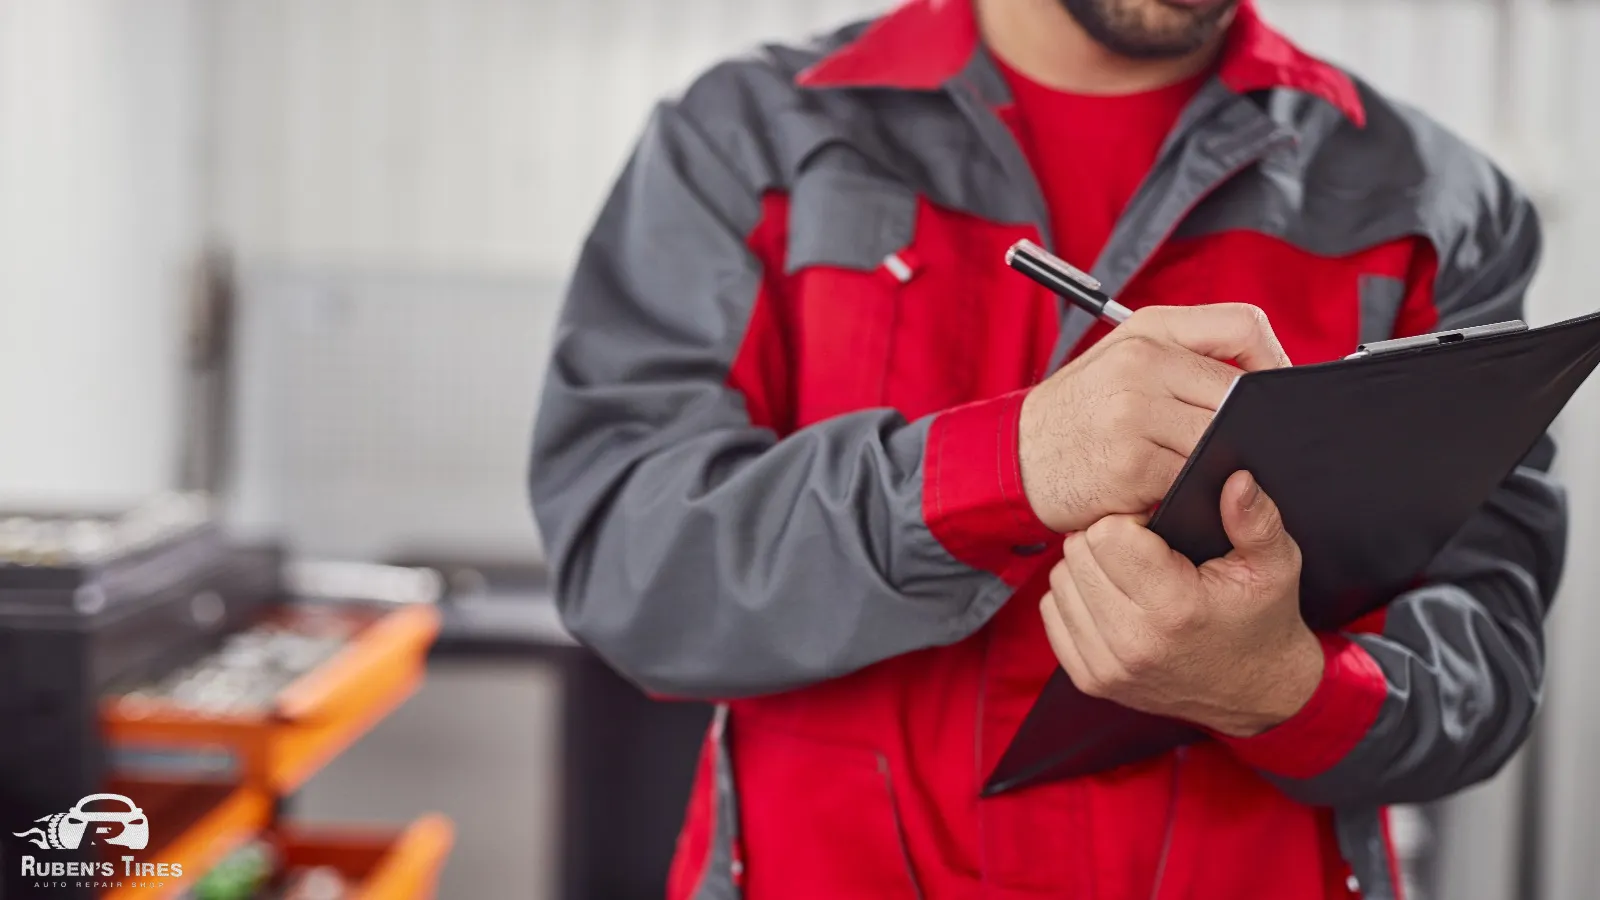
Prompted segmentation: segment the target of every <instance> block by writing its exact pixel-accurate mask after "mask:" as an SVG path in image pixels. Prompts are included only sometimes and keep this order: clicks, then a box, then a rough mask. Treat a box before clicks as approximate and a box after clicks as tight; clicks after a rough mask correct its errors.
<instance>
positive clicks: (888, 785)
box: [878, 753, 924, 900]
mask: <svg viewBox="0 0 1600 900" xmlns="http://www.w3.org/2000/svg"><path fill="white" fill-rule="evenodd" d="M878 772H879V773H880V774H881V775H883V789H884V790H885V791H886V792H888V794H889V812H890V814H891V815H893V816H894V836H895V838H896V839H897V840H898V841H899V842H900V858H901V859H902V860H903V861H904V862H905V866H906V881H907V882H909V883H910V885H911V895H912V896H913V897H916V898H917V900H924V897H923V895H922V884H921V882H919V881H918V880H917V870H916V869H915V868H914V867H913V866H912V865H911V844H910V842H908V841H907V840H906V829H905V825H904V824H903V823H902V822H901V821H900V810H899V808H898V807H896V806H895V802H894V778H893V777H892V776H890V774H889V760H888V759H887V758H886V757H885V756H884V755H883V754H882V753H880V754H878Z"/></svg>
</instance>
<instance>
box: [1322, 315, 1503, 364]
mask: <svg viewBox="0 0 1600 900" xmlns="http://www.w3.org/2000/svg"><path fill="white" fill-rule="evenodd" d="M1527 330H1528V323H1527V322H1524V321H1522V320H1521V319H1512V320H1510V321H1508V322H1492V323H1490V324H1488V325H1472V326H1469V327H1467V328H1457V329H1454V330H1452V331H1435V332H1432V333H1430V334H1418V335H1413V336H1411V337H1403V338H1395V339H1394V340H1389V341H1373V342H1372V343H1370V344H1362V345H1361V346H1359V347H1357V348H1356V352H1354V353H1352V354H1350V355H1349V356H1346V357H1345V359H1364V358H1366V357H1368V356H1382V355H1383V354H1385V353H1394V352H1395V351H1397V350H1415V349H1417V348H1419V347H1437V346H1440V345H1442V344H1456V343H1460V342H1461V341H1470V340H1472V339H1473V338H1484V337H1494V336H1495V335H1499V334H1516V333H1517V332H1519V331H1527Z"/></svg>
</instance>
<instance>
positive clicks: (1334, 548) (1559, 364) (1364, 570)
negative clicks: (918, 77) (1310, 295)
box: [983, 313, 1600, 795]
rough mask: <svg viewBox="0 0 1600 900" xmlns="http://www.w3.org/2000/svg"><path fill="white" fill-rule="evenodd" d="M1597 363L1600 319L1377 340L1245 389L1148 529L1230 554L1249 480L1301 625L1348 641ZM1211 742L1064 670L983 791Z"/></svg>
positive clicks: (1193, 550) (1200, 558) (1252, 376)
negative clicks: (1289, 561) (1284, 557)
mask: <svg viewBox="0 0 1600 900" xmlns="http://www.w3.org/2000/svg"><path fill="white" fill-rule="evenodd" d="M1597 364H1600V313H1596V314H1593V315H1588V316H1583V317H1581V318H1577V319H1570V320H1568V321H1565V322H1560V323H1557V324H1555V325H1549V326H1545V327H1542V328H1536V329H1532V330H1528V329H1526V327H1525V326H1523V324H1522V323H1521V322H1502V323H1497V324H1494V325H1486V326H1478V327H1475V328H1466V329H1461V330H1457V331H1448V332H1440V333H1436V334H1430V335H1420V336H1417V337H1411V338H1401V339H1397V340H1394V341H1383V342H1379V343H1375V344H1367V345H1363V346H1362V347H1361V348H1358V350H1357V352H1356V353H1355V354H1352V355H1351V356H1350V357H1346V358H1345V359H1343V360H1337V361H1334V362H1328V363H1319V364H1316V365H1308V366H1298V367H1293V368H1286V369H1275V370H1270V371H1265V372H1252V373H1248V374H1245V375H1242V376H1240V377H1239V378H1238V379H1237V380H1236V381H1235V382H1234V385H1233V388H1232V390H1230V391H1229V393H1228V396H1227V398H1226V399H1225V400H1224V402H1223V404H1222V406H1221V408H1220V409H1218V410H1217V414H1216V416H1215V417H1214V418H1213V419H1212V422H1211V426H1210V428H1208V429H1207V431H1206V433H1205V435H1204V436H1203V437H1202V438H1201V440H1200V443H1199V445H1198V446H1197V447H1196V448H1195V452H1194V453H1193V454H1192V455H1191V456H1190V457H1189V461H1188V463H1187V464H1186V465H1185V466H1184V468H1183V471H1181V472H1180V473H1179V474H1178V478H1177V480H1176V481H1175V482H1174V483H1173V485H1172V488H1171V489H1170V490H1169V491H1168V493H1167V496H1166V498H1165V499H1164V500H1163V501H1162V503H1161V506H1160V507H1159V509H1158V510H1157V511H1156V514H1155V516H1154V517H1153V518H1152V519H1151V522H1150V528H1151V530H1153V531H1155V532H1156V533H1157V534H1159V535H1160V536H1161V537H1162V538H1163V539H1165V540H1166V542H1167V543H1168V545H1169V546H1171V547H1172V548H1173V549H1175V550H1177V551H1179V552H1180V553H1182V554H1184V555H1185V556H1187V557H1188V558H1189V559H1190V560H1193V561H1194V562H1195V563H1196V564H1198V563H1200V562H1204V561H1205V560H1208V559H1213V558H1215V557H1218V556H1222V555H1224V554H1226V553H1227V552H1228V551H1229V550H1230V549H1232V546H1231V544H1230V543H1229V542H1228V537H1227V535H1226V533H1225V532H1224V531H1223V528H1222V519H1221V513H1220V512H1219V505H1220V502H1221V497H1222V486H1223V483H1224V482H1226V481H1227V479H1228V477H1229V476H1230V475H1232V474H1233V473H1234V472H1235V471H1238V470H1240V469H1247V470H1249V471H1250V472H1251V473H1252V474H1253V475H1254V476H1255V478H1256V479H1257V481H1259V482H1260V484H1261V486H1262V488H1263V489H1265V490H1266V491H1267V493H1268V494H1270V495H1271V496H1272V498H1273V499H1274V500H1275V501H1276V502H1277V503H1278V506H1279V508H1280V509H1281V510H1282V512H1283V516H1284V521H1285V525H1286V526H1287V527H1288V529H1289V533H1290V534H1292V535H1294V536H1295V539H1296V540H1297V541H1298V542H1299V544H1300V549H1301V554H1302V558H1303V567H1302V570H1301V579H1300V596H1301V611H1302V613H1303V614H1304V616H1305V619H1306V622H1307V623H1308V624H1310V625H1311V627H1313V628H1316V629H1332V628H1338V627H1341V626H1344V625H1347V624H1349V623H1350V622H1352V621H1354V620H1356V619H1358V618H1360V617H1361V616H1362V615H1365V614H1366V613H1369V612H1371V611H1373V610H1375V609H1377V608H1379V607H1381V606H1383V605H1384V604H1385V603H1387V602H1388V601H1389V600H1390V599H1392V598H1393V597H1394V596H1396V595H1397V594H1399V593H1401V592H1403V591H1404V590H1405V589H1407V588H1408V587H1410V586H1411V585H1412V584H1413V583H1414V582H1415V580H1416V578H1417V576H1418V575H1419V574H1420V573H1421V572H1422V571H1423V570H1424V569H1425V568H1426V567H1427V564H1428V563H1429V562H1430V561H1431V560H1432V559H1433V557H1434V555H1435V554H1437V553H1438V552H1439V550H1440V549H1441V548H1443V546H1444V545H1445V544H1446V543H1447V542H1448V541H1449V539H1450V538H1451V537H1452V536H1454V535H1455V533H1456V532H1457V531H1459V530H1460V529H1461V527H1462V525H1464V524H1465V523H1466V521H1467V519H1468V518H1470V517H1471V515H1472V514H1473V513H1474V512H1475V511H1476V510H1477V509H1478V508H1479V507H1480V506H1482V505H1483V503H1484V502H1485V501H1486V500H1487V499H1488V498H1489V495H1490V494H1491V493H1493V491H1494V490H1495V488H1496V487H1497V486H1498V485H1499V484H1500V482H1501V481H1502V480H1504V478H1505V477H1506V475H1507V474H1509V473H1510V472H1511V470H1512V469H1513V468H1515V467H1516V465H1517V464H1518V463H1519V462H1520V461H1522V460H1523V459H1524V458H1525V457H1526V456H1527V455H1528V453H1529V452H1530V451H1531V450H1532V449H1533V448H1534V447H1535V445H1536V444H1538V442H1539V439H1540V437H1541V436H1542V435H1543V434H1544V433H1545V431H1546V430H1547V429H1549V427H1550V423H1551V422H1553V421H1554V420H1555V417H1556V415H1557V414H1558V413H1560V411H1561V409H1562V407H1563V406H1565V405H1566V403H1567V401H1568V400H1569V399H1571V397H1572V395H1573V393H1574V392H1575V391H1576V390H1577V389H1578V387H1579V385H1581V384H1582V383H1583V381H1584V379H1586V378H1587V377H1588V376H1589V373H1591V372H1592V371H1594V369H1595V367H1596V365H1597ZM1202 737H1203V734H1202V732H1200V731H1199V730H1198V729H1196V728H1194V727H1193V726H1191V725H1189V724H1187V723H1185V722H1181V721H1178V720H1175V719H1167V718H1162V717H1159V716H1152V715H1148V714H1145V713H1140V712H1135V711H1134V710H1131V709H1128V708H1126V707H1124V706H1120V705H1118V704H1116V703H1112V702H1110V701H1107V700H1098V699H1095V698H1092V697H1089V696H1087V695H1086V694H1083V693H1081V692H1080V691H1078V689H1077V688H1075V687H1074V686H1073V684H1072V682H1071V680H1070V679H1068V678H1067V676H1066V673H1065V672H1063V671H1061V670H1059V669H1058V670H1056V672H1055V674H1054V675H1052V676H1051V679H1050V681H1049V682H1048V683H1047V684H1046V686H1045V689H1044V691H1043V693H1041V694H1040V696H1039V698H1038V700H1036V701H1035V702H1034V705H1033V708H1032V709H1031V710H1030V711H1029V712H1028V715H1027V718H1025V719H1024V720H1023V723H1022V725H1021V727H1019V728H1018V730H1017V734H1016V736H1015V737H1014V738H1013V739H1012V741H1011V744H1010V746H1009V747H1008V748H1007V749H1006V752H1005V754H1004V755H1003V756H1002V757H1001V760H1000V762H999V763H998V764H997V765H996V766H995V769H994V771H993V772H992V773H991V774H990V776H989V779H988V781H987V782H986V783H985V785H984V790H983V792H984V794H985V795H992V794H997V793H1002V792H1004V791H1008V790H1013V789H1016V788H1019V787H1024V786H1026V785H1028V784H1032V783H1035V782H1039V781H1050V780H1054V779H1057V778H1068V777H1076V776H1082V775H1088V774H1093V773H1096V772H1103V771H1105V770H1107V769H1111V768H1115V767H1116V766H1119V765H1123V764H1126V763H1130V762H1135V761H1138V760H1141V759H1145V758H1148V757H1151V756H1155V755H1158V754H1161V753H1164V752H1166V751H1168V750H1171V749H1173V748H1175V747H1178V746H1182V745H1184V744H1188V743H1193V742H1195V741H1197V740H1200V739H1202Z"/></svg>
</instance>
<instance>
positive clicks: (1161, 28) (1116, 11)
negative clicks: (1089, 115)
mask: <svg viewBox="0 0 1600 900" xmlns="http://www.w3.org/2000/svg"><path fill="white" fill-rule="evenodd" d="M1058 2H1060V4H1061V5H1062V6H1063V7H1065V8H1066V10H1067V12H1068V13H1070V14H1071V15H1072V18H1074V19H1076V20H1077V22H1078V24H1079V25H1081V26H1083V30H1084V31H1087V32H1088V33H1089V36H1090V37H1092V38H1094V40H1095V41H1096V43H1099V44H1100V45H1101V46H1103V47H1105V48H1106V49H1107V50H1110V51H1111V52H1112V53H1115V54H1117V55H1118V56H1126V57H1130V58H1133V59H1172V58H1175V57H1180V56H1187V55H1188V54H1190V53H1193V52H1194V51H1196V50H1199V49H1200V48H1201V47H1204V46H1205V45H1206V43H1207V42H1208V41H1210V40H1211V39H1212V38H1213V37H1215V36H1216V34H1217V32H1218V31H1220V30H1221V29H1222V28H1223V27H1224V26H1225V25H1226V24H1227V21H1228V13H1229V12H1231V11H1232V10H1233V8H1234V7H1235V6H1237V5H1238V0H1226V2H1220V3H1216V4H1212V5H1209V6H1202V7H1194V8H1191V7H1182V6H1171V5H1167V4H1165V3H1162V2H1160V0H1058Z"/></svg>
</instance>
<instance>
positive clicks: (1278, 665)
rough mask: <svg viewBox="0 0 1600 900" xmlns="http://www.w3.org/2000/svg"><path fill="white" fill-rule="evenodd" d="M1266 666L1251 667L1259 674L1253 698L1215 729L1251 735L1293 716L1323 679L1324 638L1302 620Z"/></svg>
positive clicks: (1239, 735)
mask: <svg viewBox="0 0 1600 900" xmlns="http://www.w3.org/2000/svg"><path fill="white" fill-rule="evenodd" d="M1273 656H1274V658H1273V660H1272V661H1271V662H1269V663H1268V664H1267V665H1265V666H1260V667H1250V668H1251V669H1253V670H1254V671H1256V672H1258V673H1259V675H1258V677H1257V679H1256V681H1257V684H1256V685H1254V686H1253V687H1255V688H1257V689H1256V690H1254V691H1252V692H1251V693H1252V694H1253V698H1252V700H1251V702H1249V703H1248V704H1245V705H1244V706H1245V708H1243V709H1239V710H1237V711H1235V712H1233V713H1232V714H1231V715H1226V716H1221V717H1219V721H1217V722H1213V723H1207V725H1208V727H1210V728H1211V729H1212V730H1213V731H1217V732H1219V733H1221V734H1224V735H1227V736H1228V737H1232V738H1250V737H1255V736H1256V735H1259V734H1262V733H1263V732H1266V731H1269V730H1271V729H1273V728H1275V727H1277V726H1278V725H1281V724H1283V723H1284V722H1287V721H1288V720H1290V719H1292V718H1294V716H1295V714H1296V713H1298V712H1300V710H1302V709H1304V708H1305V705H1306V703H1307V702H1309V701H1310V700H1311V696H1312V695H1313V694H1315V693H1316V691H1317V685H1319V684H1321V683H1322V672H1323V667H1324V665H1325V663H1326V660H1325V659H1324V656H1323V650H1322V642H1321V641H1319V640H1317V636H1316V634H1314V633H1313V632H1312V631H1311V629H1309V628H1307V627H1306V626H1305V625H1304V624H1303V623H1302V624H1300V627H1299V628H1298V630H1296V631H1295V633H1294V634H1293V635H1292V636H1291V637H1290V638H1288V639H1287V640H1286V641H1285V642H1284V643H1283V645H1282V647H1281V649H1280V650H1279V651H1278V652H1277V653H1275V654H1273Z"/></svg>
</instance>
